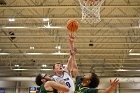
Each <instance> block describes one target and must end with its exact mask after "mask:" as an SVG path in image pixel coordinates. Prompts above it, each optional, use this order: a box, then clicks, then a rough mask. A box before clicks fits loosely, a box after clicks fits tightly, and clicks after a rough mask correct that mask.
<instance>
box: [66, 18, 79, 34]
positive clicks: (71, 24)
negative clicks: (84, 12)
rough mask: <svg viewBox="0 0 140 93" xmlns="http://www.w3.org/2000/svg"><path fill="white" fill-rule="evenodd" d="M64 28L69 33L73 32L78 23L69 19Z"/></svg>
mask: <svg viewBox="0 0 140 93" xmlns="http://www.w3.org/2000/svg"><path fill="white" fill-rule="evenodd" d="M66 26H67V29H68V30H69V31H70V32H75V31H76V30H77V29H78V21H76V20H72V19H70V20H68V21H67V25H66Z"/></svg>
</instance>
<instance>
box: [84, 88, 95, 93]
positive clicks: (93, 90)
mask: <svg viewBox="0 0 140 93" xmlns="http://www.w3.org/2000/svg"><path fill="white" fill-rule="evenodd" d="M97 92H98V90H97V89H95V88H89V89H87V90H86V92H85V93H97Z"/></svg>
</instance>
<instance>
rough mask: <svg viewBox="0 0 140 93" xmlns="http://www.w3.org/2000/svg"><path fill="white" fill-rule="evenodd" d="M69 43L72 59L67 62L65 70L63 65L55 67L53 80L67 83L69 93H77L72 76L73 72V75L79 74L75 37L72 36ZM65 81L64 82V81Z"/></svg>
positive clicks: (57, 64) (55, 65) (58, 64)
mask: <svg viewBox="0 0 140 93" xmlns="http://www.w3.org/2000/svg"><path fill="white" fill-rule="evenodd" d="M69 43H70V57H69V59H68V62H67V66H66V67H65V68H64V69H63V66H62V64H61V63H59V62H58V63H56V64H54V66H53V70H54V72H55V75H53V76H52V79H53V80H55V81H56V82H59V83H61V82H65V84H66V86H68V87H69V88H70V89H69V90H70V91H69V93H74V92H75V84H74V81H73V79H72V76H71V72H72V73H73V75H75V74H77V72H78V69H77V66H75V65H76V64H75V63H76V62H75V53H76V51H75V50H74V48H73V46H74V37H73V36H72V35H70V38H69ZM63 80H64V81H63Z"/></svg>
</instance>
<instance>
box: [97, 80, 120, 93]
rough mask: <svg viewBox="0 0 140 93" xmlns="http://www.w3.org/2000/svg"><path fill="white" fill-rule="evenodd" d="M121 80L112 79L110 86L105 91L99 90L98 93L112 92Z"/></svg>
mask: <svg viewBox="0 0 140 93" xmlns="http://www.w3.org/2000/svg"><path fill="white" fill-rule="evenodd" d="M118 84H119V80H118V79H117V78H116V79H115V80H114V81H113V82H112V81H111V80H110V86H109V87H108V88H107V89H105V90H104V91H98V93H112V92H113V91H114V90H115V89H116V88H117V86H118Z"/></svg>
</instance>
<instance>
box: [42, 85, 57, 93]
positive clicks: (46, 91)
mask: <svg viewBox="0 0 140 93" xmlns="http://www.w3.org/2000/svg"><path fill="white" fill-rule="evenodd" d="M39 93H57V90H55V89H54V90H52V91H48V90H46V89H45V87H44V84H42V85H41V86H40V89H39Z"/></svg>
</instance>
